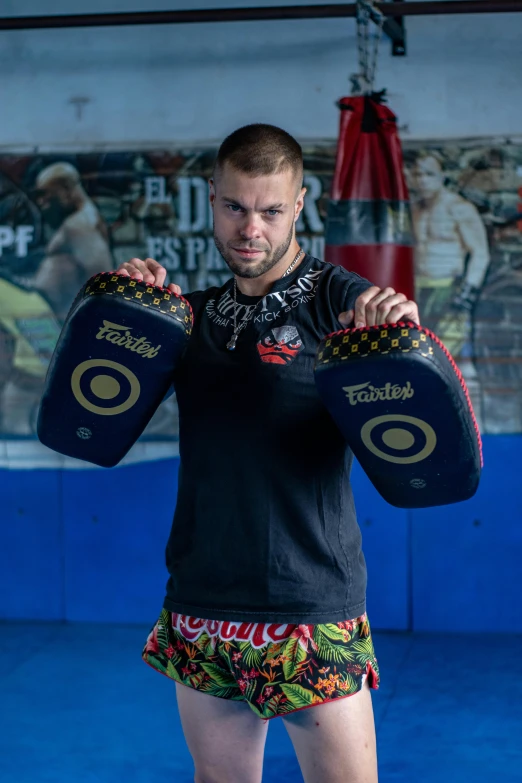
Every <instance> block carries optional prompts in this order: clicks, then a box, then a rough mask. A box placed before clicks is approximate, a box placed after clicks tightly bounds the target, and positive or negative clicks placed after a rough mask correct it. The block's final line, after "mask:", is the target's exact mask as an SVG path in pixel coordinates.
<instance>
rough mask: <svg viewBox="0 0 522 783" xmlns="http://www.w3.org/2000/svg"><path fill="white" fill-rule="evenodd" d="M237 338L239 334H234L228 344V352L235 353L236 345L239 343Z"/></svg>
mask: <svg viewBox="0 0 522 783" xmlns="http://www.w3.org/2000/svg"><path fill="white" fill-rule="evenodd" d="M237 337H238V336H237V334H236V333H235V332H234V334H233V335H232V337H231V338H230V340H229V342H228V343H227V350H229V351H235V349H236V343H237Z"/></svg>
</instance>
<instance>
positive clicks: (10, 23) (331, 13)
mask: <svg viewBox="0 0 522 783" xmlns="http://www.w3.org/2000/svg"><path fill="white" fill-rule="evenodd" d="M376 7H377V8H378V9H379V10H380V11H382V13H383V14H384V15H385V16H387V17H404V16H432V15H443V16H446V15H449V14H483V13H486V14H488V13H489V14H490V13H509V12H519V11H522V0H426V2H414V1H413V0H406V1H403V0H399V2H393V3H376ZM355 14H356V5H355V3H345V4H335V5H332V4H327V5H291V6H280V7H277V6H274V7H267V6H264V7H257V8H215V9H213V8H206V9H199V10H187V11H141V12H120V13H102V14H59V15H58V14H56V15H52V16H9V17H7V16H4V17H2V18H0V30H42V29H49V28H60V27H114V26H124V25H150V24H193V23H201V22H257V21H270V20H281V19H339V18H342V17H354V16H355ZM388 21H390V22H391V21H392V19H389V20H388Z"/></svg>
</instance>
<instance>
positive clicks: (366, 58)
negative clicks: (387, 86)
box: [351, 0, 385, 95]
mask: <svg viewBox="0 0 522 783" xmlns="http://www.w3.org/2000/svg"><path fill="white" fill-rule="evenodd" d="M375 18H377V22H375V27H376V30H375V33H374V35H373V51H372V52H371V53H370V48H371V41H370V22H372V21H373V20H374V19H375ZM384 18H385V17H384V14H383V13H381V11H379V10H378V9H377V8H376V7H375V5H374V3H373V2H372V0H357V13H356V21H357V50H358V55H359V69H360V70H359V73H357V74H354V75H353V76H352V77H351V79H352V87H353V91H354V93H358V94H362V95H370V94H371V93H372V92H373V88H374V83H375V74H376V72H377V60H378V56H379V44H380V42H381V38H382V31H383V27H384Z"/></svg>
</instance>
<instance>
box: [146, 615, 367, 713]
mask: <svg viewBox="0 0 522 783" xmlns="http://www.w3.org/2000/svg"><path fill="white" fill-rule="evenodd" d="M142 656H143V659H144V660H145V661H146V663H148V664H149V665H150V666H152V667H153V668H154V669H156V670H157V671H159V672H161V673H162V674H165V675H166V676H167V677H170V678H171V679H172V680H175V681H176V682H179V683H181V684H183V685H187V686H188V687H190V688H195V689H196V690H199V691H201V692H202V693H208V694H210V695H212V696H216V697H218V698H221V699H230V700H232V701H246V702H247V703H248V704H249V706H250V707H251V708H252V709H253V710H254V712H255V713H256V714H257V715H258V716H259V717H260V718H264V719H270V718H275V717H277V716H281V715H287V714H288V713H291V712H295V711H296V710H301V709H306V708H307V707H312V706H314V705H315V704H322V703H323V702H326V701H332V700H333V699H338V698H341V697H343V696H351V695H352V694H354V693H357V692H358V691H359V690H360V689H361V687H362V685H363V683H364V682H365V680H366V678H368V682H369V685H370V687H371V688H373V689H377V688H378V687H379V684H380V677H379V665H378V662H377V659H376V657H375V652H374V649H373V642H372V637H371V632H370V624H369V621H368V617H367V615H366V614H364V615H362V616H361V617H358V618H356V619H355V620H348V621H346V622H342V623H326V624H323V625H295V626H292V625H289V626H288V636H286V637H285V638H284V639H283V640H281V641H278V642H277V644H275V643H267V644H266V645H265V646H264V647H254V646H253V645H252V644H251V643H250V642H245V641H237V640H235V639H232V640H231V639H227V641H223V640H222V639H221V638H220V637H219V636H210V635H209V634H208V633H205V632H203V633H202V634H201V636H199V638H198V639H197V640H196V641H193V642H190V641H188V640H187V639H185V638H184V636H183V635H182V633H181V631H180V630H178V629H177V628H176V627H174V623H173V621H172V616H171V614H170V612H168V611H167V610H166V609H163V611H162V612H161V615H160V617H159V619H158V621H157V623H156V624H155V625H154V626H153V628H152V629H151V632H150V634H149V636H148V638H147V642H146V644H145V647H144V649H143V653H142Z"/></svg>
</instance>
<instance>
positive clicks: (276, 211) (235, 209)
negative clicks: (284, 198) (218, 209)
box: [227, 204, 281, 217]
mask: <svg viewBox="0 0 522 783" xmlns="http://www.w3.org/2000/svg"><path fill="white" fill-rule="evenodd" d="M227 209H230V211H231V212H235V213H237V212H243V211H244V210H243V207H240V206H239V205H238V204H227ZM280 214H281V210H280V209H267V210H266V211H265V215H269V216H270V217H275V216H276V215H280Z"/></svg>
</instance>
